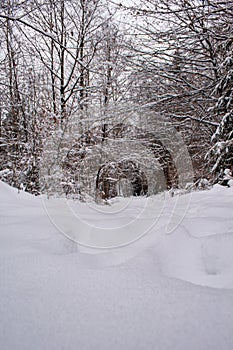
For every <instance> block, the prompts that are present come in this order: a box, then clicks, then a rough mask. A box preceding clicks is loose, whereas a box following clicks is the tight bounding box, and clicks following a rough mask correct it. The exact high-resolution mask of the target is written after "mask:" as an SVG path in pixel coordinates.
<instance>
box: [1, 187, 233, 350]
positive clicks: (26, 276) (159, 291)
mask: <svg viewBox="0 0 233 350" xmlns="http://www.w3.org/2000/svg"><path fill="white" fill-rule="evenodd" d="M183 197H184V198H185V196H183ZM150 200H151V201H153V199H150ZM174 200H175V197H174V198H170V199H168V200H167V201H166V203H165V210H164V211H163V212H162V214H161V216H162V217H161V218H160V219H161V222H162V224H161V225H160V226H158V225H155V226H154V227H153V228H152V229H151V230H150V231H149V232H148V233H147V234H146V235H145V236H143V237H142V238H141V239H139V240H137V241H136V242H135V243H132V244H130V245H128V246H125V247H122V248H115V249H105V250H102V249H91V248H84V247H81V246H80V245H77V244H76V243H74V242H72V241H71V240H69V239H68V238H66V237H65V236H64V235H62V234H61V233H60V232H59V231H58V229H57V228H56V227H55V226H54V225H53V224H52V223H51V221H50V219H49V217H48V216H47V214H46V213H45V210H44V207H43V204H42V201H41V198H40V197H37V198H35V197H33V196H31V195H29V194H26V193H19V194H18V192H17V190H16V189H13V188H11V187H9V186H7V185H6V184H4V183H2V182H0V349H1V350H31V349H33V350H42V349H43V350H63V349H64V350H96V349H102V350H105V349H106V350H109V349H112V350H119V349H121V350H144V349H146V350H170V349H171V350H187V349H189V350H206V349H211V350H215V349H216V350H219V349H221V350H232V349H233V214H232V213H233V187H231V188H229V189H227V188H224V187H221V186H215V187H214V188H213V189H212V190H210V191H202V192H197V193H194V194H193V195H192V196H191V202H190V206H189V209H188V210H187V212H186V214H185V217H184V219H183V221H182V222H181V223H180V224H179V225H178V226H177V227H176V229H175V230H174V231H173V232H172V233H170V234H167V233H166V232H165V229H164V225H163V224H164V223H165V221H166V220H167V213H168V212H169V210H171V208H172V206H173V203H174ZM117 201H118V203H119V202H120V203H123V204H124V199H118V200H117ZM143 201H145V199H140V198H135V199H132V201H131V204H130V205H129V206H128V207H127V206H126V208H125V210H123V211H121V216H120V217H121V219H119V218H118V224H119V225H120V224H124V222H125V221H126V219H127V218H128V217H129V212H130V215H132V211H134V210H135V212H137V210H138V209H139V208H140V206H143V205H144V202H143ZM115 204H116V203H115ZM115 204H114V203H113V204H112V206H111V208H114V205H115ZM74 206H75V207H76V210H77V211H80V213H82V215H83V217H84V216H85V218H86V219H87V218H88V219H89V220H90V221H93V223H95V222H96V220H97V219H98V220H99V221H101V219H103V220H105V219H106V217H105V216H104V215H105V214H104V213H102V212H101V211H100V213H98V217H97V214H96V215H93V210H92V208H91V206H88V205H86V204H81V203H77V204H74ZM108 220H109V221H110V223H109V222H108V225H109V224H111V220H112V224H113V225H114V217H112V219H111V216H108Z"/></svg>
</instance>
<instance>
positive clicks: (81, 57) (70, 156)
mask: <svg viewBox="0 0 233 350" xmlns="http://www.w3.org/2000/svg"><path fill="white" fill-rule="evenodd" d="M232 13H233V1H224V0H223V1H218V0H210V1H209V0H189V1H188V0H160V1H157V0H137V1H136V0H129V1H126V0H125V1H120V0H33V1H32V0H2V1H1V3H0V96H1V99H0V180H3V181H4V182H6V183H8V184H10V185H11V186H13V187H16V188H18V189H21V190H24V191H27V192H30V193H32V194H35V195H39V194H41V193H46V194H48V196H50V195H58V196H61V195H65V196H68V197H72V198H78V199H81V200H88V199H95V200H97V201H98V200H102V199H104V200H105V199H108V198H112V197H115V196H117V195H121V196H130V195H135V196H138V195H151V194H155V193H158V192H160V191H164V190H167V189H174V188H179V189H182V188H187V186H191V187H195V186H196V187H198V186H199V187H205V186H206V185H208V186H209V185H212V184H215V183H217V182H221V181H222V180H223V178H224V172H225V171H226V169H229V170H231V171H232V168H233V89H232V88H233V55H232V53H233V16H232ZM190 184H191V185H190Z"/></svg>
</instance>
